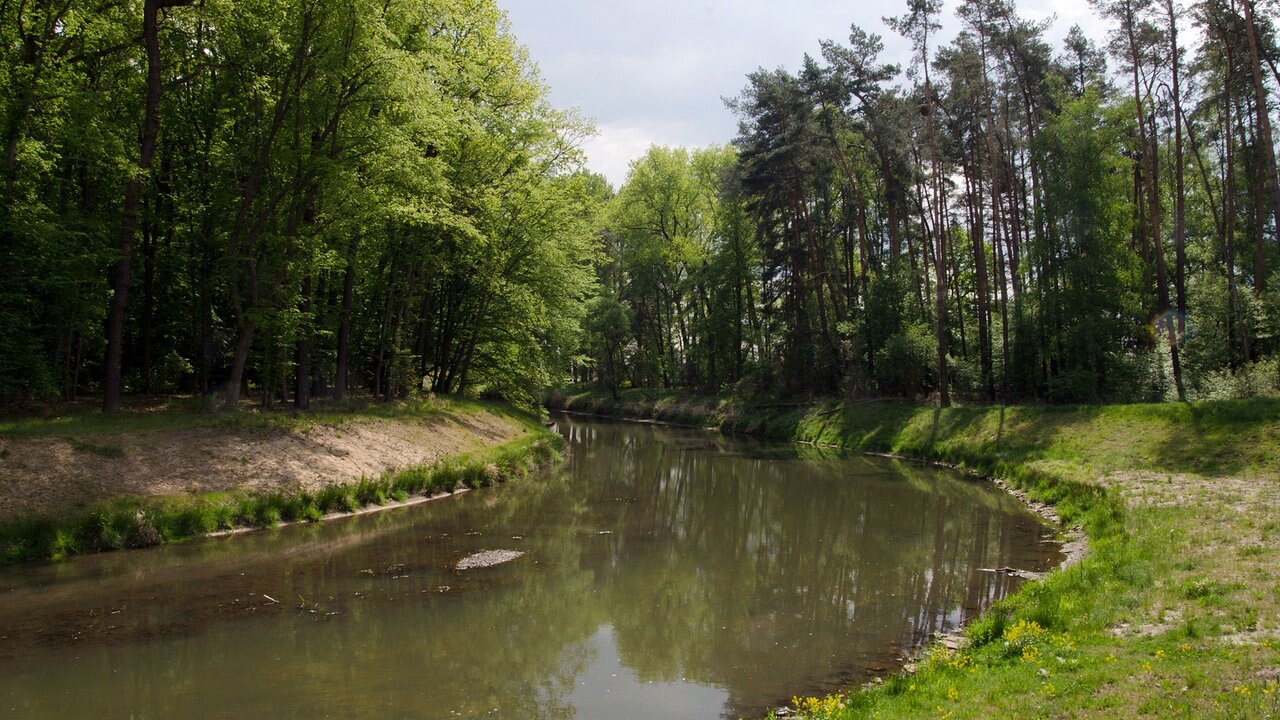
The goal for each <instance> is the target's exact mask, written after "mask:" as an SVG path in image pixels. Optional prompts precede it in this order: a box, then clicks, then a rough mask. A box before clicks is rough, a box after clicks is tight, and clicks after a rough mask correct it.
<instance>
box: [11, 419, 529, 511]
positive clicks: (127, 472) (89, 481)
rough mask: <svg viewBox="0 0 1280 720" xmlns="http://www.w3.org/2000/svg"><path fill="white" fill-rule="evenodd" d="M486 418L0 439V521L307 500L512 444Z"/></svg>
mask: <svg viewBox="0 0 1280 720" xmlns="http://www.w3.org/2000/svg"><path fill="white" fill-rule="evenodd" d="M524 432H526V430H525V429H524V428H522V427H521V426H520V425H519V423H517V422H515V421H513V420H509V419H506V418H503V417H499V416H496V415H491V414H488V413H477V414H474V415H450V416H447V417H433V418H429V419H425V420H417V421H410V420H386V419H356V420H351V421H348V422H345V423H343V424H342V425H313V426H311V427H309V428H307V429H306V430H305V431H286V430H241V431H233V430H220V429H212V428H199V429H186V430H166V431H152V432H137V433H124V434H104V435H92V436H86V437H35V438H20V439H12V438H10V439H0V520H7V519H12V518H15V517H22V516H29V515H33V514H35V515H57V514H61V513H65V512H70V511H76V510H84V509H87V508H88V507H91V506H93V505H97V504H99V503H102V502H106V501H110V500H112V499H115V498H119V497H124V496H141V497H146V496H163V495H177V494H182V493H187V492H190V493H197V492H213V491H220V490H250V491H269V490H277V489H279V490H288V491H296V490H315V489H317V488H320V487H323V486H325V485H328V484H331V483H337V482H347V481H351V480H355V479H358V478H359V477H360V476H362V475H364V476H369V477H376V476H378V475H380V474H382V473H383V472H385V471H387V470H390V469H393V468H402V467H406V466H410V465H417V464H424V463H429V462H431V461H433V460H435V459H437V458H440V457H443V456H448V455H456V454H460V453H465V452H468V451H471V450H475V449H478V448H481V447H485V446H489V445H496V444H500V443H503V442H506V441H508V440H511V439H514V438H516V437H518V436H519V435H521V434H522V433H524Z"/></svg>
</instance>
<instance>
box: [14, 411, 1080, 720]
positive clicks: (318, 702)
mask: <svg viewBox="0 0 1280 720" xmlns="http://www.w3.org/2000/svg"><path fill="white" fill-rule="evenodd" d="M560 429H561V431H562V432H563V433H564V434H565V435H566V437H567V438H568V439H569V442H570V447H571V449H570V458H571V459H570V461H569V462H568V463H567V465H566V466H565V468H564V469H563V470H562V471H560V472H558V473H556V474H554V475H553V476H550V477H545V478H538V479H534V480H530V481H528V482H525V483H520V484H517V485H512V486H508V487H505V488H502V489H500V490H497V491H485V492H479V493H472V494H469V495H466V496H462V497H457V498H452V499H449V500H447V501H445V502H443V503H432V504H428V505H424V506H419V507H415V508H411V509H406V510H398V511H395V512H391V513H385V514H378V515H371V516H364V517H358V518H352V519H350V520H347V521H341V522H335V523H330V524H325V525H320V526H305V527H297V528H287V529H283V530H279V531H274V532H265V533H256V534H252V535H248V536H241V537H236V538H222V539H216V540H211V541H206V542H199V543H191V544H188V545H183V546H176V547H170V548H163V549H159V550H155V551H145V552H133V553H121V554H115V555H105V556H101V557H92V558H83V559H80V560H77V561H75V562H71V563H65V564H60V565H46V566H31V567H25V568H19V569H11V570H7V571H4V573H3V575H0V591H3V592H4V602H3V603H0V636H3V642H0V713H3V712H12V713H13V716H14V717H19V716H20V717H27V718H46V717H47V718H53V717H58V718H88V717H93V718H100V717H105V718H111V717H129V718H170V717H187V718H222V717H228V718H230V717H254V716H266V715H272V716H275V717H280V718H302V717H342V718H384V717H405V718H448V717H503V718H528V717H545V718H566V717H580V718H598V717H611V718H618V717H646V718H648V717H657V716H660V717H689V718H712V717H717V716H725V717H738V716H750V715H752V714H759V713H760V712H761V711H762V710H763V709H764V708H766V707H767V706H769V705H770V704H773V703H777V702H780V701H782V700H784V699H785V698H788V697H790V696H791V695H793V694H797V693H812V692H819V691H822V690H824V689H829V688H832V687H834V686H836V685H837V684H840V683H845V682H851V681H855V682H856V681H857V680H860V679H863V678H865V677H866V676H867V675H868V673H871V672H874V671H877V670H880V669H883V668H884V667H887V666H888V665H890V664H891V663H892V662H893V660H894V658H896V657H898V656H899V655H900V654H901V652H902V651H903V649H905V648H907V647H910V646H912V645H914V644H916V643H918V642H920V641H921V640H923V639H925V638H927V637H928V636H929V635H930V634H932V633H934V632H937V631H940V630H945V629H950V628H953V627H955V626H956V625H957V624H958V623H960V622H961V621H963V620H964V619H965V618H966V617H967V616H969V615H970V614H972V613H973V612H975V611H977V610H978V609H980V608H981V607H984V606H985V605H986V604H988V603H989V602H990V601H991V600H992V599H993V598H996V597H999V596H1001V595H1003V594H1004V593H1006V592H1008V591H1009V590H1010V589H1011V583H1013V582H1016V580H1014V579H1012V578H1009V577H1006V576H1003V575H999V574H994V573H989V572H982V571H981V568H993V567H1003V566H1014V567H1023V568H1031V569H1036V568H1042V567H1045V566H1046V565H1048V564H1050V563H1052V562H1054V561H1055V560H1056V551H1054V550H1052V549H1051V548H1050V549H1046V547H1045V546H1044V545H1043V544H1042V543H1041V540H1042V534H1043V530H1042V528H1041V527H1040V526H1039V525H1038V524H1037V523H1036V522H1035V520H1034V518H1033V517H1031V516H1030V515H1029V514H1028V513H1026V512H1025V511H1024V510H1022V509H1021V508H1019V507H1018V506H1017V505H1016V504H1015V503H1014V502H1013V501H1012V500H1011V499H1009V498H1007V497H1006V496H1004V495H1002V494H1000V493H998V492H995V491H994V490H993V489H992V488H990V487H988V486H987V485H984V484H980V483H973V482H968V481H963V480H958V479H957V478H955V477H952V476H950V475H948V474H945V473H939V472H937V471H935V470H933V469H929V468H923V467H918V466H914V465H910V464H904V463H895V462H891V461H883V460H879V459H867V458H861V457H844V456H839V455H832V454H824V453H819V452H806V453H803V454H800V453H797V452H796V451H794V450H787V449H778V448H767V447H762V446H760V445H757V444H752V443H746V442H740V441H735V440H732V439H726V438H721V437H718V436H711V435H706V434H702V433H695V432H689V431H675V430H667V429H662V428H654V427H644V426H635V425H621V424H610V423H603V422H581V421H576V420H568V419H564V420H561V421H560ZM483 550H512V551H518V552H522V553H524V555H522V556H521V557H519V558H518V559H515V560H513V561H511V562H509V563H506V564H503V565H499V566H496V567H491V568H482V569H473V570H468V571H458V570H456V569H455V565H456V564H457V562H458V561H459V560H460V559H462V558H464V557H467V556H470V555H472V554H473V553H476V552H479V551H483Z"/></svg>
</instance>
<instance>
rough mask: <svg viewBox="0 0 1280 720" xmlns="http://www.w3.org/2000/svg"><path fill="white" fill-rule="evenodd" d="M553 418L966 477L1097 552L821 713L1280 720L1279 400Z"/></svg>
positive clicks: (877, 406) (673, 398) (654, 406)
mask: <svg viewBox="0 0 1280 720" xmlns="http://www.w3.org/2000/svg"><path fill="white" fill-rule="evenodd" d="M549 404H550V405H551V406H552V407H556V408H561V409H568V410H575V411H580V412H592V413H598V414H605V415H614V416H620V417H636V418H643V419H651V420H660V421H666V422H675V423H679V424H694V425H702V426H708V427H715V428H719V429H722V430H726V431H735V432H746V433H750V434H753V435H757V436H760V437H764V438H768V439H774V440H788V441H794V442H812V443H820V444H826V445H838V446H842V447H848V448H852V449H857V450H863V451H869V452H884V453H893V454H898V455H905V456H911V457H917V458H921V459H926V460H934V461H941V462H947V463H951V464H955V465H958V466H961V467H964V468H967V469H970V470H972V471H974V472H978V473H981V474H984V475H990V476H993V477H997V478H1000V479H1002V480H1003V481H1005V482H1007V483H1008V484H1009V485H1011V486H1013V487H1015V488H1017V489H1019V490H1020V491H1022V492H1025V493H1026V494H1027V495H1028V496H1029V497H1030V498H1031V499H1033V500H1036V501H1039V502H1045V503H1049V504H1051V505H1053V506H1054V507H1056V508H1057V511H1058V513H1059V516H1060V517H1061V519H1062V522H1063V523H1064V525H1065V526H1066V527H1072V526H1079V527H1081V528H1083V530H1084V531H1085V533H1086V534H1087V536H1088V538H1089V544H1090V549H1089V553H1088V554H1087V555H1086V557H1085V558H1084V559H1083V560H1081V561H1080V562H1078V563H1076V564H1074V565H1072V566H1070V567H1068V568H1065V569H1063V570H1061V571H1058V572H1055V573H1053V574H1052V575H1050V576H1049V577H1048V578H1046V579H1044V580H1042V581H1039V582H1035V583H1030V584H1028V585H1027V586H1025V587H1024V588H1023V590H1021V591H1020V592H1019V593H1018V594H1017V595H1015V596H1014V597H1012V598H1009V599H1007V600H1005V601H1003V602H1001V603H999V604H997V605H996V606H995V607H993V608H992V609H991V610H990V611H988V612H987V613H986V614H985V615H984V616H983V617H982V618H981V619H980V620H979V621H978V622H976V623H974V624H973V625H972V626H970V627H969V628H968V629H967V631H966V633H965V635H966V640H967V644H966V646H965V647H963V648H961V649H958V650H956V649H950V648H947V647H945V646H943V645H941V644H940V645H938V646H936V647H933V648H931V649H929V650H928V651H927V652H926V654H925V656H924V659H923V660H922V661H921V662H920V663H919V664H918V666H917V671H916V672H915V673H913V674H909V675H902V676H899V677H893V678H890V679H888V680H886V681H885V682H884V683H883V684H882V685H879V686H876V687H871V688H862V689H853V690H851V691H850V692H849V693H847V694H845V695H842V696H837V697H831V698H818V699H814V698H810V699H800V700H799V701H798V702H797V703H795V704H796V705H797V707H796V708H794V709H795V710H798V711H799V712H800V713H801V714H802V715H804V716H806V717H811V718H821V719H823V720H826V719H828V718H854V717H858V718H861V717H885V718H897V717H931V718H939V717H946V718H986V717H991V716H994V715H997V714H1006V715H1008V716H1011V717H1068V716H1069V717H1099V718H1102V717H1106V718H1111V717H1119V716H1130V715H1132V716H1138V715H1148V716H1156V717H1167V716H1176V717H1223V718H1228V717H1250V718H1253V717H1258V718H1265V717H1280V698H1278V697H1277V682H1278V681H1280V510H1278V509H1277V508H1280V452H1277V450H1276V448H1280V401H1277V400H1270V399H1269V400H1251V401H1238V402H1221V403H1198V404H1168V405H1141V406H1087V407H1037V408H1027V407H1019V408H999V407H971V408H970V407H964V408H949V409H945V410H942V409H937V408H930V407H919V406H913V405H907V404H902V403H892V402H867V403H858V404H839V403H817V404H803V405H795V404H770V405H750V404H746V403H742V402H735V401H731V400H726V399H721V398H705V397H704V398H689V397H685V396H680V395H676V394H674V393H661V392H656V391H645V390H639V391H627V392H624V393H622V395H621V397H620V398H619V399H617V400H615V399H613V398H611V397H609V396H607V395H603V394H598V393H574V394H570V393H557V394H553V395H552V396H551V397H550V399H549Z"/></svg>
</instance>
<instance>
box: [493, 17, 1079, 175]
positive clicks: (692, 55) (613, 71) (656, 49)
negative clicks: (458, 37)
mask: <svg viewBox="0 0 1280 720" xmlns="http://www.w3.org/2000/svg"><path fill="white" fill-rule="evenodd" d="M498 5H499V6H500V7H502V8H503V9H504V10H506V11H507V16H508V17H509V18H510V20H511V27H512V31H513V32H514V33H515V35H516V37H517V38H518V39H519V40H520V42H521V43H522V44H523V45H524V46H525V47H527V48H528V49H529V53H530V55H531V56H532V58H533V60H534V62H536V63H537V64H538V66H539V68H541V71H542V76H543V78H544V79H545V80H546V82H547V84H548V85H549V86H550V87H551V101H552V103H553V104H554V105H555V106H557V107H561V108H569V107H576V108H579V109H580V110H581V111H582V113H583V114H584V115H585V116H587V117H589V118H591V119H592V120H593V121H594V122H595V124H596V127H597V128H598V130H599V135H598V136H596V137H595V138H593V139H591V140H590V141H588V142H587V144H586V151H587V155H588V158H589V159H588V167H590V169H592V170H593V171H595V172H599V173H602V174H604V175H605V176H606V177H608V178H609V181H610V182H611V183H613V185H614V186H615V187H617V186H619V185H621V184H622V181H623V180H624V179H625V178H626V173H627V166H628V164H629V163H630V161H631V160H632V159H634V158H635V157H637V156H639V155H641V154H643V153H644V151H645V150H646V149H648V147H649V146H650V145H684V146H689V147H704V146H706V145H712V144H719V143H725V142H728V141H730V140H732V139H733V137H734V135H736V133H737V120H736V119H735V118H734V116H733V114H732V113H731V112H729V110H728V109H726V108H725V106H724V102H723V100H722V98H725V97H734V96H736V95H738V94H739V93H740V92H741V91H742V89H743V87H745V85H746V75H747V73H749V72H752V71H753V70H755V69H757V68H760V67H764V68H769V69H773V68H777V67H785V68H787V69H788V70H791V71H793V72H794V71H795V70H797V69H798V68H799V67H800V64H801V61H802V60H803V58H804V55H805V53H809V54H810V55H813V56H815V57H816V56H817V55H818V52H819V51H818V41H819V40H822V39H834V40H839V41H841V42H847V40H848V35H849V26H850V24H852V23H857V24H858V25H859V26H861V27H862V28H864V29H866V30H867V31H869V32H873V33H876V34H879V35H881V36H882V37H883V38H884V40H885V46H886V50H885V53H884V55H883V57H882V60H884V61H886V62H905V61H906V59H907V58H906V57H905V52H906V50H907V46H906V45H905V42H904V41H903V40H902V39H901V38H899V37H898V36H896V35H894V34H893V33H892V31H890V30H888V28H886V27H885V26H884V23H883V22H882V21H881V17H882V16H885V15H899V14H901V13H902V12H903V11H904V9H905V7H906V2H905V0H903V1H902V2H897V1H887V0H864V1H863V2H849V0H842V1H835V0H789V1H788V2H786V3H782V2H778V1H777V0H733V1H731V2H730V1H728V0H684V1H683V2H682V1H680V0H648V1H647V2H630V1H625V0H624V1H622V2H618V1H616V0H615V1H612V2H611V1H610V0H498ZM953 7H954V2H948V3H947V7H946V9H944V11H943V13H944V22H945V24H946V25H948V26H950V27H954V26H955V24H956V23H955V20H954V18H953V17H952V8H953ZM1018 9H1019V14H1020V15H1022V16H1023V17H1025V18H1029V19H1043V18H1046V17H1049V16H1050V15H1053V14H1055V13H1056V15H1057V20H1056V21H1055V22H1054V26H1053V28H1052V30H1051V31H1050V33H1049V37H1050V38H1051V40H1052V42H1053V45H1054V49H1055V51H1060V50H1061V42H1060V38H1061V37H1063V36H1064V35H1065V34H1066V32H1067V30H1068V29H1069V28H1070V27H1071V25H1072V24H1074V23H1080V24H1081V25H1082V26H1084V27H1085V30H1086V32H1088V33H1089V34H1090V35H1091V36H1094V40H1095V42H1097V43H1098V44H1099V45H1102V44H1103V40H1102V38H1101V37H1100V33H1101V32H1103V30H1102V29H1101V26H1100V25H1098V24H1097V22H1096V21H1094V20H1093V19H1092V18H1090V17H1088V3H1087V1H1086V0H1023V2H1020V3H1018Z"/></svg>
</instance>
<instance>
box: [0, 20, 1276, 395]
mask: <svg viewBox="0 0 1280 720" xmlns="http://www.w3.org/2000/svg"><path fill="white" fill-rule="evenodd" d="M1092 8H1093V11H1094V12H1095V13H1096V14H1097V15H1099V16H1100V17H1102V18H1104V19H1105V20H1106V24H1107V26H1108V28H1109V31H1108V33H1107V36H1106V37H1097V38H1090V37H1086V36H1085V34H1084V33H1083V32H1082V31H1081V30H1080V28H1079V27H1076V28H1072V29H1071V31H1070V32H1069V33H1067V34H1066V39H1065V41H1063V42H1062V43H1061V44H1060V45H1059V46H1057V47H1055V43H1051V42H1050V41H1049V40H1048V39H1047V37H1048V35H1049V34H1050V30H1051V28H1052V25H1051V24H1050V23H1049V22H1036V21H1031V20H1028V19H1025V18H1023V17H1020V16H1019V15H1018V12H1017V9H1016V8H1015V6H1014V5H1013V3H1012V2H1009V1H1007V0H961V1H960V2H958V3H956V4H955V6H954V7H952V8H949V9H948V10H947V12H954V16H955V18H956V19H957V20H958V21H959V23H960V26H961V29H960V32H959V33H958V34H955V35H954V37H943V35H942V32H941V28H942V20H943V12H944V7H943V5H942V4H941V2H939V0H907V2H906V3H905V5H904V6H903V7H902V11H901V14H900V15H897V16H895V17H889V18H885V23H886V25H887V26H888V27H889V28H890V29H891V30H892V31H893V32H895V33H898V34H899V35H901V36H902V37H903V38H904V39H905V40H906V41H907V42H908V43H909V45H910V47H911V48H912V54H911V59H910V61H909V62H908V63H906V64H905V65H903V66H899V65H894V64H890V63H887V62H884V61H883V60H882V59H881V56H882V54H884V43H883V39H882V38H881V37H879V36H877V35H875V34H873V33H871V32H868V31H867V30H865V29H863V28H861V27H859V26H857V25H854V26H853V27H851V28H850V30H849V32H848V34H847V36H846V38H845V39H844V40H838V41H837V40H829V41H823V42H822V43H821V46H820V47H821V52H820V57H808V56H806V57H803V58H797V66H796V68H795V69H794V70H789V69H785V68H777V69H760V70H758V71H756V72H754V73H752V74H750V75H749V76H747V77H746V78H745V86H744V87H743V89H742V91H741V92H740V94H739V95H738V96H737V97H735V98H732V99H730V100H728V101H727V104H728V106H729V109H730V110H731V111H732V112H733V113H735V114H736V116H737V118H738V120H739V132H738V135H737V137H736V138H733V139H732V142H729V143H727V144H725V145H723V146H717V147H708V148H700V149H688V148H672V147H653V148H651V149H650V150H649V151H648V152H647V153H646V154H645V155H644V156H642V157H640V158H638V159H636V160H635V161H634V162H633V163H632V165H631V169H630V172H629V174H628V176H627V178H626V181H625V182H624V183H623V185H622V186H621V187H620V188H617V189H614V188H611V187H610V186H609V184H608V183H607V182H606V181H605V179H604V178H602V177H600V176H598V175H593V174H590V173H588V172H585V171H584V170H583V169H582V168H583V157H582V153H581V149H580V147H581V142H582V140H583V139H584V138H585V137H587V136H589V135H590V133H591V132H592V128H591V126H590V123H589V122H588V121H586V120H584V119H583V118H582V117H580V116H579V115H578V114H577V112H576V111H564V110H560V109H557V108H555V107H552V106H551V104H550V103H549V101H548V99H547V97H548V90H547V88H546V87H545V84H544V83H543V81H542V80H541V79H540V77H539V74H538V71H537V68H536V64H535V63H534V62H533V60H532V59H531V58H529V56H528V54H527V52H526V51H525V50H524V49H523V48H522V47H521V45H520V44H519V41H518V39H517V38H515V37H514V36H513V34H512V32H511V30H510V27H509V25H508V23H507V21H506V19H505V17H504V15H503V13H502V11H501V10H500V9H499V8H498V7H497V6H496V4H495V3H494V2H492V1H491V0H443V1H441V2H432V3H420V2H412V1H411V0H382V1H381V2H370V1H368V0H289V1H288V2H268V1H267V0H238V1H236V2H232V1H230V0H126V1H125V2H120V1H119V0H30V1H24V2H11V1H3V2H0V51H3V52H4V53H5V55H6V57H5V59H4V63H3V68H2V69H0V97H3V125H0V129H2V131H3V133H4V137H3V142H4V144H5V156H4V157H5V165H4V171H3V172H4V190H3V203H0V254H2V255H3V262H0V324H2V325H3V327H4V331H3V332H0V398H4V399H8V400H18V399H25V398H58V397H61V398H65V399H75V398H78V397H81V396H99V395H100V396H101V397H102V402H103V408H104V410H106V411H107V412H112V411H115V410H118V409H119V408H120V406H121V397H122V395H129V394H166V393H189V394H198V395H204V396H208V397H211V398H213V397H216V398H217V402H219V403H223V404H227V405H235V404H237V403H239V402H241V401H242V400H243V399H247V398H250V397H251V398H254V399H257V400H259V401H261V402H262V403H264V404H276V403H286V402H289V403H294V404H295V405H296V406H297V407H299V408H305V407H307V405H308V403H309V402H310V399H311V398H313V397H327V398H339V399H340V398H342V397H344V396H346V395H348V394H351V393H355V392H360V393H365V394H372V395H374V396H378V397H385V398H394V397H402V396H405V395H409V394H415V393H427V392H438V393H462V394H466V393H471V394H484V395H487V396H492V397H500V398H504V399H507V400H509V401H512V402H515V403H517V404H522V405H530V404H533V403H535V402H536V401H537V399H538V397H539V395H540V393H541V392H542V390H543V389H544V388H546V387H548V386H551V385H554V384H557V383H563V382H566V381H569V380H578V381H583V382H595V383H598V384H600V385H601V386H602V387H603V388H606V389H608V390H612V391H613V392H615V393H616V392H617V391H618V390H619V389H620V388H622V387H627V386H630V387H664V388H684V389H688V390H689V391H691V392H699V393H735V394H740V395H751V396H758V395H768V396H778V397H814V396H840V397H844V398H847V399H856V398H863V397H900V398H909V399H928V400H931V401H933V402H937V403H939V404H941V405H947V404H950V403H951V402H952V401H953V400H960V401H971V402H1003V403H1013V402H1055V403H1088V402H1113V401H1165V400H1178V399H1201V398H1215V397H1240V396H1251V395H1259V394H1269V393H1274V392H1276V391H1278V390H1280V236H1278V233H1277V229H1278V228H1280V177H1278V174H1277V167H1276V154H1277V153H1276V139H1275V136H1274V134H1273V131H1272V121H1273V120H1275V119H1276V118H1277V113H1276V107H1277V104H1276V97H1275V96H1276V93H1277V92H1280V70H1278V69H1277V68H1278V63H1280V47H1278V46H1277V39H1276V33H1275V23H1274V18H1275V16H1276V8H1275V7H1274V3H1273V2H1272V0H1198V1H1196V2H1188V3H1180V2H1175V0H1092Z"/></svg>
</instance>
